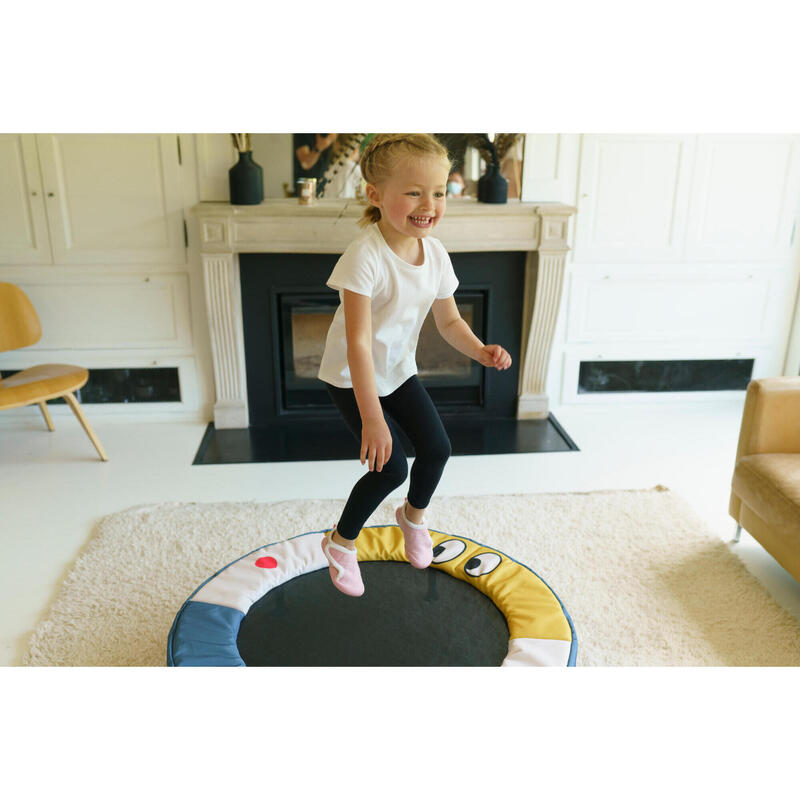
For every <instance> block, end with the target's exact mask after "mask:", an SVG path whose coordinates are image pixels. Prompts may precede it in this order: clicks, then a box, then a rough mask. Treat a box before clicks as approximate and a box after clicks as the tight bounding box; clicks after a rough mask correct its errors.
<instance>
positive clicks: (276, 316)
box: [195, 252, 577, 464]
mask: <svg viewBox="0 0 800 800" xmlns="http://www.w3.org/2000/svg"><path fill="white" fill-rule="evenodd" d="M525 256H526V254H525V253H524V252H492V253H453V254H451V258H452V260H453V266H454V269H455V272H456V275H457V276H458V278H459V288H458V290H457V291H456V295H455V299H456V303H457V305H458V306H459V310H460V312H461V315H462V317H463V318H464V319H465V320H467V322H468V323H469V324H470V326H471V327H472V329H473V330H474V331H475V333H476V335H477V336H478V337H479V338H480V339H482V340H483V341H485V342H487V343H498V344H502V345H503V346H504V347H505V348H506V349H507V350H508V351H509V353H510V354H511V357H512V359H513V366H512V368H510V369H508V370H504V371H502V372H498V371H497V370H490V369H484V368H483V367H481V366H480V365H479V364H477V363H476V362H474V361H471V360H470V359H468V358H466V357H465V356H462V355H461V354H460V353H458V351H456V350H454V349H453V348H451V347H450V346H449V345H448V344H447V343H446V342H444V340H443V339H442V338H441V336H440V335H439V333H438V331H437V330H436V327H435V324H434V322H433V317H432V315H429V317H428V319H427V320H426V323H425V325H424V326H423V330H422V332H421V334H420V340H419V344H418V348H417V366H418V370H419V376H420V380H421V381H422V383H423V385H425V387H426V388H427V389H428V391H429V393H430V395H431V397H432V399H433V401H434V403H435V404H436V407H437V409H438V410H439V413H440V415H441V417H442V421H443V422H444V425H445V427H446V429H447V431H448V434H449V435H450V438H451V442H452V445H453V453H454V455H467V454H477V453H509V452H536V451H553V450H576V449H577V447H576V446H575V444H574V443H573V442H572V440H571V439H570V438H569V436H567V435H566V433H565V432H564V431H563V430H562V429H561V427H560V426H559V425H558V423H557V421H556V420H555V419H554V418H553V417H552V415H550V418H549V419H546V420H517V419H516V403H517V387H518V384H519V368H520V344H521V339H522V303H523V288H524V278H525V275H524V270H525ZM338 258H339V255H338V254H333V253H331V254H320V253H317V254H296V253H285V254H278V253H258V254H241V255H240V256H239V263H240V275H241V290H242V315H243V329H244V347H245V361H246V365H247V394H248V405H249V416H250V428H249V429H247V430H221V431H216V430H215V429H214V426H213V423H212V424H211V425H209V428H208V431H207V433H206V437H205V438H204V442H203V445H202V446H201V448H200V451H199V452H198V455H197V458H196V459H195V463H196V464H197V463H204V464H205V463H230V462H249V461H295V460H301V461H307V460H321V459H341V458H353V457H357V456H358V447H357V443H356V442H355V439H354V438H353V437H352V435H351V434H350V433H349V431H348V430H347V428H346V427H345V425H344V423H343V422H342V421H341V419H340V417H339V414H338V411H337V410H336V408H335V407H334V406H333V404H332V402H331V400H330V397H329V396H328V393H327V391H326V390H325V387H324V385H323V383H322V382H321V381H320V380H319V379H318V378H317V377H316V375H317V369H318V367H319V359H320V358H321V356H322V351H323V349H324V344H325V336H326V334H327V331H328V326H329V325H330V321H331V319H332V317H333V313H334V312H335V310H336V308H337V306H338V303H339V297H338V293H337V292H335V291H333V290H331V289H329V288H328V287H327V286H326V285H325V281H326V280H327V278H328V276H329V275H330V273H331V271H332V270H333V267H334V265H335V264H336V261H337V259H338ZM403 444H404V447H405V448H406V450H407V452H408V454H409V456H412V455H413V448H412V447H411V445H410V443H408V442H407V441H405V442H403Z"/></svg>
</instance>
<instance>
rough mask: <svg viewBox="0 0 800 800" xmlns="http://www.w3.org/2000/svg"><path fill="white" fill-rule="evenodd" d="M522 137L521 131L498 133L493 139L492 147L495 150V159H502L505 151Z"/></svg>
mask: <svg viewBox="0 0 800 800" xmlns="http://www.w3.org/2000/svg"><path fill="white" fill-rule="evenodd" d="M520 138H522V134H521V133H498V134H497V136H495V139H494V147H495V150H497V160H498V161H502V160H503V159H504V158H505V156H506V153H508V151H509V150H511V148H512V147H513V146H514V145H515V144H516V143H517V142H518V141H519V140H520Z"/></svg>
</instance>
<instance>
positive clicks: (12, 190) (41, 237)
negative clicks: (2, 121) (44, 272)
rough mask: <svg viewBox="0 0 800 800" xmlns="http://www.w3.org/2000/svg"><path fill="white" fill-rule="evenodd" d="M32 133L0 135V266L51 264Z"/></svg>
mask: <svg viewBox="0 0 800 800" xmlns="http://www.w3.org/2000/svg"><path fill="white" fill-rule="evenodd" d="M52 261H53V256H52V253H51V252H50V239H49V236H48V232H47V213H46V211H45V204H44V193H43V192H42V181H41V174H40V172H39V159H38V158H37V155H36V139H35V137H34V136H33V134H19V133H3V134H0V264H51V263H52Z"/></svg>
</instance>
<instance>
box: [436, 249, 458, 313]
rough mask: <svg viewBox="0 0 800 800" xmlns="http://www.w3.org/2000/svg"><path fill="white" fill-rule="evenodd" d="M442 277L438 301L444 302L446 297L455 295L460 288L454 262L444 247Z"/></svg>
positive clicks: (442, 251)
mask: <svg viewBox="0 0 800 800" xmlns="http://www.w3.org/2000/svg"><path fill="white" fill-rule="evenodd" d="M441 254H442V275H441V278H440V279H439V290H438V291H437V292H436V299H437V300H443V299H444V298H445V297H450V296H451V295H452V294H454V293H455V291H456V289H457V288H458V278H456V273H455V270H454V269H453V262H452V261H451V260H450V254H449V253H448V252H447V250H445V249H444V247H443V246H442V248H441Z"/></svg>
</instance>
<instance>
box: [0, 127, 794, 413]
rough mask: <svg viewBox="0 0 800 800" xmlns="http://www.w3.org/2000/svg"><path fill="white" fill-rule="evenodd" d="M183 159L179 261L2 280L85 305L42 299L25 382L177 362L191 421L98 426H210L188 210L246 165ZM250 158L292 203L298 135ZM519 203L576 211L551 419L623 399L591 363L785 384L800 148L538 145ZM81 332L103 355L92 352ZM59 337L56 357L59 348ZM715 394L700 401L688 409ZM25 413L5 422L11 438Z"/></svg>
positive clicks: (209, 137) (636, 141)
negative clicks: (57, 367)
mask: <svg viewBox="0 0 800 800" xmlns="http://www.w3.org/2000/svg"><path fill="white" fill-rule="evenodd" d="M181 142H182V150H183V164H182V166H181V168H180V183H181V188H180V200H179V202H180V203H182V209H180V211H181V213H182V215H183V217H184V219H185V220H186V221H187V230H188V237H189V246H188V249H187V250H186V252H185V257H184V256H182V257H181V258H180V259H175V260H174V261H172V262H170V261H169V260H168V261H167V262H158V263H140V264H137V263H136V256H135V254H133V255H131V254H130V253H129V254H127V256H126V257H125V258H123V259H122V260H123V261H127V262H128V263H124V264H115V263H113V259H112V261H111V262H108V263H103V262H102V260H101V261H100V262H99V263H97V262H96V263H81V261H80V259H79V258H78V260H77V261H75V262H74V263H69V264H55V263H54V264H41V263H40V264H25V263H22V262H21V261H20V262H19V263H15V262H14V261H13V258H12V259H11V262H10V263H9V261H8V259H6V262H5V263H4V264H3V265H2V266H0V280H9V281H11V282H18V283H20V285H28V286H39V287H44V288H48V287H49V289H53V290H55V289H56V287H58V286H61V287H66V289H65V292H66V290H67V289H68V288H69V287H70V286H77V287H80V288H79V290H77V291H72V292H71V293H69V305H68V306H66V305H63V306H59V304H58V302H57V301H58V299H59V298H58V297H57V296H56V294H57V293H58V292H57V293H56V294H53V292H52V291H50V293H49V294H48V293H47V292H46V291H42V293H41V295H40V298H39V299H40V300H41V303H42V307H41V309H40V311H41V315H42V322H43V325H44V328H45V330H46V331H47V335H46V337H45V338H44V339H43V342H42V343H41V344H40V345H38V346H35V347H34V348H30V350H31V351H33V352H26V353H24V354H0V368H9V369H10V368H14V367H15V366H17V364H18V362H19V358H20V357H22V358H28V359H29V360H30V357H31V356H34V355H35V356H36V359H37V360H38V363H41V362H42V359H43V358H44V357H45V356H46V357H47V359H46V360H63V361H67V360H69V361H71V362H72V363H80V364H83V365H85V366H87V367H89V368H90V369H91V368H92V367H100V366H124V365H128V366H139V365H148V364H152V363H153V362H157V363H158V364H159V365H161V364H165V363H170V364H173V365H177V366H179V367H180V369H181V380H182V384H183V385H182V390H183V391H184V394H185V396H186V397H187V399H188V401H189V402H187V403H184V405H183V406H182V407H181V408H180V409H177V410H176V409H167V408H154V407H152V406H150V407H148V406H147V405H129V406H127V407H124V408H119V407H115V408H104V407H103V406H93V407H92V414H93V415H96V416H99V415H102V416H108V418H126V419H130V418H131V416H134V417H137V418H143V419H180V418H184V419H193V420H210V419H211V418H212V416H213V413H212V408H213V402H214V387H213V368H212V362H211V356H210V345H209V337H208V328H207V321H206V313H205V293H204V287H203V276H202V269H201V265H200V259H199V252H198V246H197V245H198V236H197V230H196V224H195V222H194V218H193V217H192V216H191V214H190V213H189V211H190V209H191V207H192V206H193V205H194V204H195V203H196V202H199V201H204V200H224V199H225V198H226V197H227V191H228V190H227V171H228V169H229V168H230V166H231V165H232V164H233V162H234V160H235V153H234V151H233V149H232V146H231V141H230V137H229V135H228V134H198V135H194V134H189V135H182V136H181ZM253 145H254V151H255V158H256V161H259V163H261V165H262V167H264V170H265V180H266V181H267V184H268V186H269V187H271V188H269V190H268V191H267V194H268V195H271V196H276V197H277V196H280V195H281V194H282V186H281V184H282V183H283V182H285V181H290V180H291V171H292V168H291V135H290V134H272V135H267V134H256V135H254V137H253ZM34 151H35V148H34ZM28 158H29V159H30V154H28ZM36 169H38V167H37V166H36V165H35V164H33V165H32V166H30V170H31V171H35V170H36ZM87 169H88V167H87ZM30 188H31V187H28V189H30ZM40 188H41V189H44V187H40ZM523 200H524V201H526V202H537V201H542V202H552V201H559V202H564V203H568V204H570V205H574V206H575V207H576V208H577V214H576V216H575V217H573V218H572V221H571V228H570V238H569V241H570V246H571V248H572V250H571V251H570V253H569V255H568V258H567V267H566V270H567V274H566V276H565V285H564V297H563V302H562V306H561V313H560V315H559V319H558V323H557V328H556V336H555V343H554V347H553V353H552V359H551V368H550V373H549V376H548V387H547V389H548V393H549V395H550V397H551V401H552V402H553V403H554V404H560V403H578V402H595V403H601V402H619V400H620V399H624V398H621V397H620V396H619V395H614V396H605V397H604V396H596V395H595V396H586V395H582V396H578V395H577V394H576V385H577V365H578V363H579V362H580V360H581V359H582V358H583V359H586V358H591V359H596V358H604V359H620V360H645V359H657V358H659V359H660V358H663V359H673V358H674V359H690V358H735V357H752V358H755V374H756V376H760V375H768V374H781V373H782V371H783V367H784V359H785V357H786V355H787V347H788V345H789V340H790V334H791V330H792V319H793V313H794V311H793V309H794V307H795V300H796V297H797V287H798V275H800V256H799V255H798V252H799V250H798V241H797V240H798V239H800V237H798V236H796V235H795V236H794V238H792V237H793V234H794V233H795V232H796V228H797V219H798V216H800V137H798V136H790V135H779V136H770V135H753V136H750V135H746V136H745V135H730V136H717V135H714V134H701V135H696V134H686V135H677V134H674V135H673V134H670V135H664V136H654V135H637V136H631V135H625V134H603V135H589V134H584V135H578V134H527V136H526V144H525V161H524V168H523ZM0 238H2V237H0ZM0 255H1V254H0ZM6 255H7V254H6ZM34 258H39V256H34ZM148 279H149V281H150V286H151V288H152V290H153V291H154V292H155V293H156V294H157V295H158V298H160V299H158V298H156V299H158V302H155V301H154V303H153V304H149V305H148V307H147V313H146V314H145V315H143V314H142V311H141V309H140V308H139V307H138V306H137V304H136V302H135V296H134V295H131V294H130V291H131V289H130V287H131V286H132V285H133V284H135V283H137V282H139V281H141V282H144V281H147V280H148ZM131 282H133V283H131ZM159 287H166V288H163V289H160V288H159ZM59 291H60V290H59ZM165 291H166V292H167V293H166V294H165V293H164V292H165ZM159 292H160V294H159ZM64 297H67V294H64V295H63V297H62V298H61V299H62V300H63V298H64ZM154 298H155V295H154ZM169 298H173V299H172V300H170V299H169ZM51 301H52V302H51ZM53 303H55V304H54V305H53ZM48 304H50V305H48ZM99 304H102V309H104V312H103V313H106V315H108V314H111V315H112V316H111V319H112V320H113V321H114V322H115V324H113V325H111V324H99V323H98V324H96V325H91V324H90V323H89V322H88V321H89V320H92V319H97V320H100V319H101V317H102V314H101V315H100V317H98V316H97V314H98V313H99V312H98V308H99ZM65 314H66V316H65ZM126 315H127V316H126ZM62 318H63V319H62ZM799 324H800V323H799ZM86 325H89V329H90V333H91V336H90V339H91V341H89V340H88V339H87V338H86V336H85V335H84V336H83V338H81V335H80V332H81V331H83V333H84V334H85V333H86V330H87V329H86ZM137 325H139V326H141V325H145V326H148V329H149V330H151V331H153V332H154V334H155V333H158V332H159V331H160V339H159V342H158V346H153V347H148V346H147V344H146V342H144V343H142V342H136V343H133V346H132V343H131V341H124V340H123V339H124V337H123V333H124V331H126V330H127V331H129V332H130V331H132V330H136V326H137ZM81 326H83V327H81ZM59 330H60V331H62V334H63V335H62V334H59V336H61V339H60V341H59V342H53V341H51V340H52V337H53V336H54V335H55V334H54V333H53V331H59ZM798 330H800V328H798ZM48 337H49V338H48ZM70 337H71V338H70ZM121 337H123V338H121ZM145 338H146V337H145ZM795 339H796V340H798V341H797V342H794V340H795ZM792 341H793V342H794V344H793V348H794V350H793V351H792V352H795V351H799V350H798V348H800V344H798V342H800V333H795V335H794V339H793V340H792ZM56 356H58V357H59V359H56V358H55V357H56ZM793 357H795V356H793ZM15 359H16V360H15ZM123 362H124V363H123ZM713 394H714V393H692V399H701V400H702V399H703V398H708V397H709V396H712V395H713ZM632 399H636V400H637V401H640V402H641V401H657V402H675V401H678V400H684V399H686V398H682V397H680V396H676V395H673V394H660V395H649V396H645V397H642V396H636V397H635V398H632ZM58 411H59V413H60V412H61V409H59V410H58ZM14 413H17V412H6V415H4V416H3V417H2V418H0V424H2V423H3V422H7V421H8V415H11V414H14ZM19 413H30V409H27V410H22V411H20V412H19ZM37 413H38V412H37ZM66 413H69V412H68V411H66Z"/></svg>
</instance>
